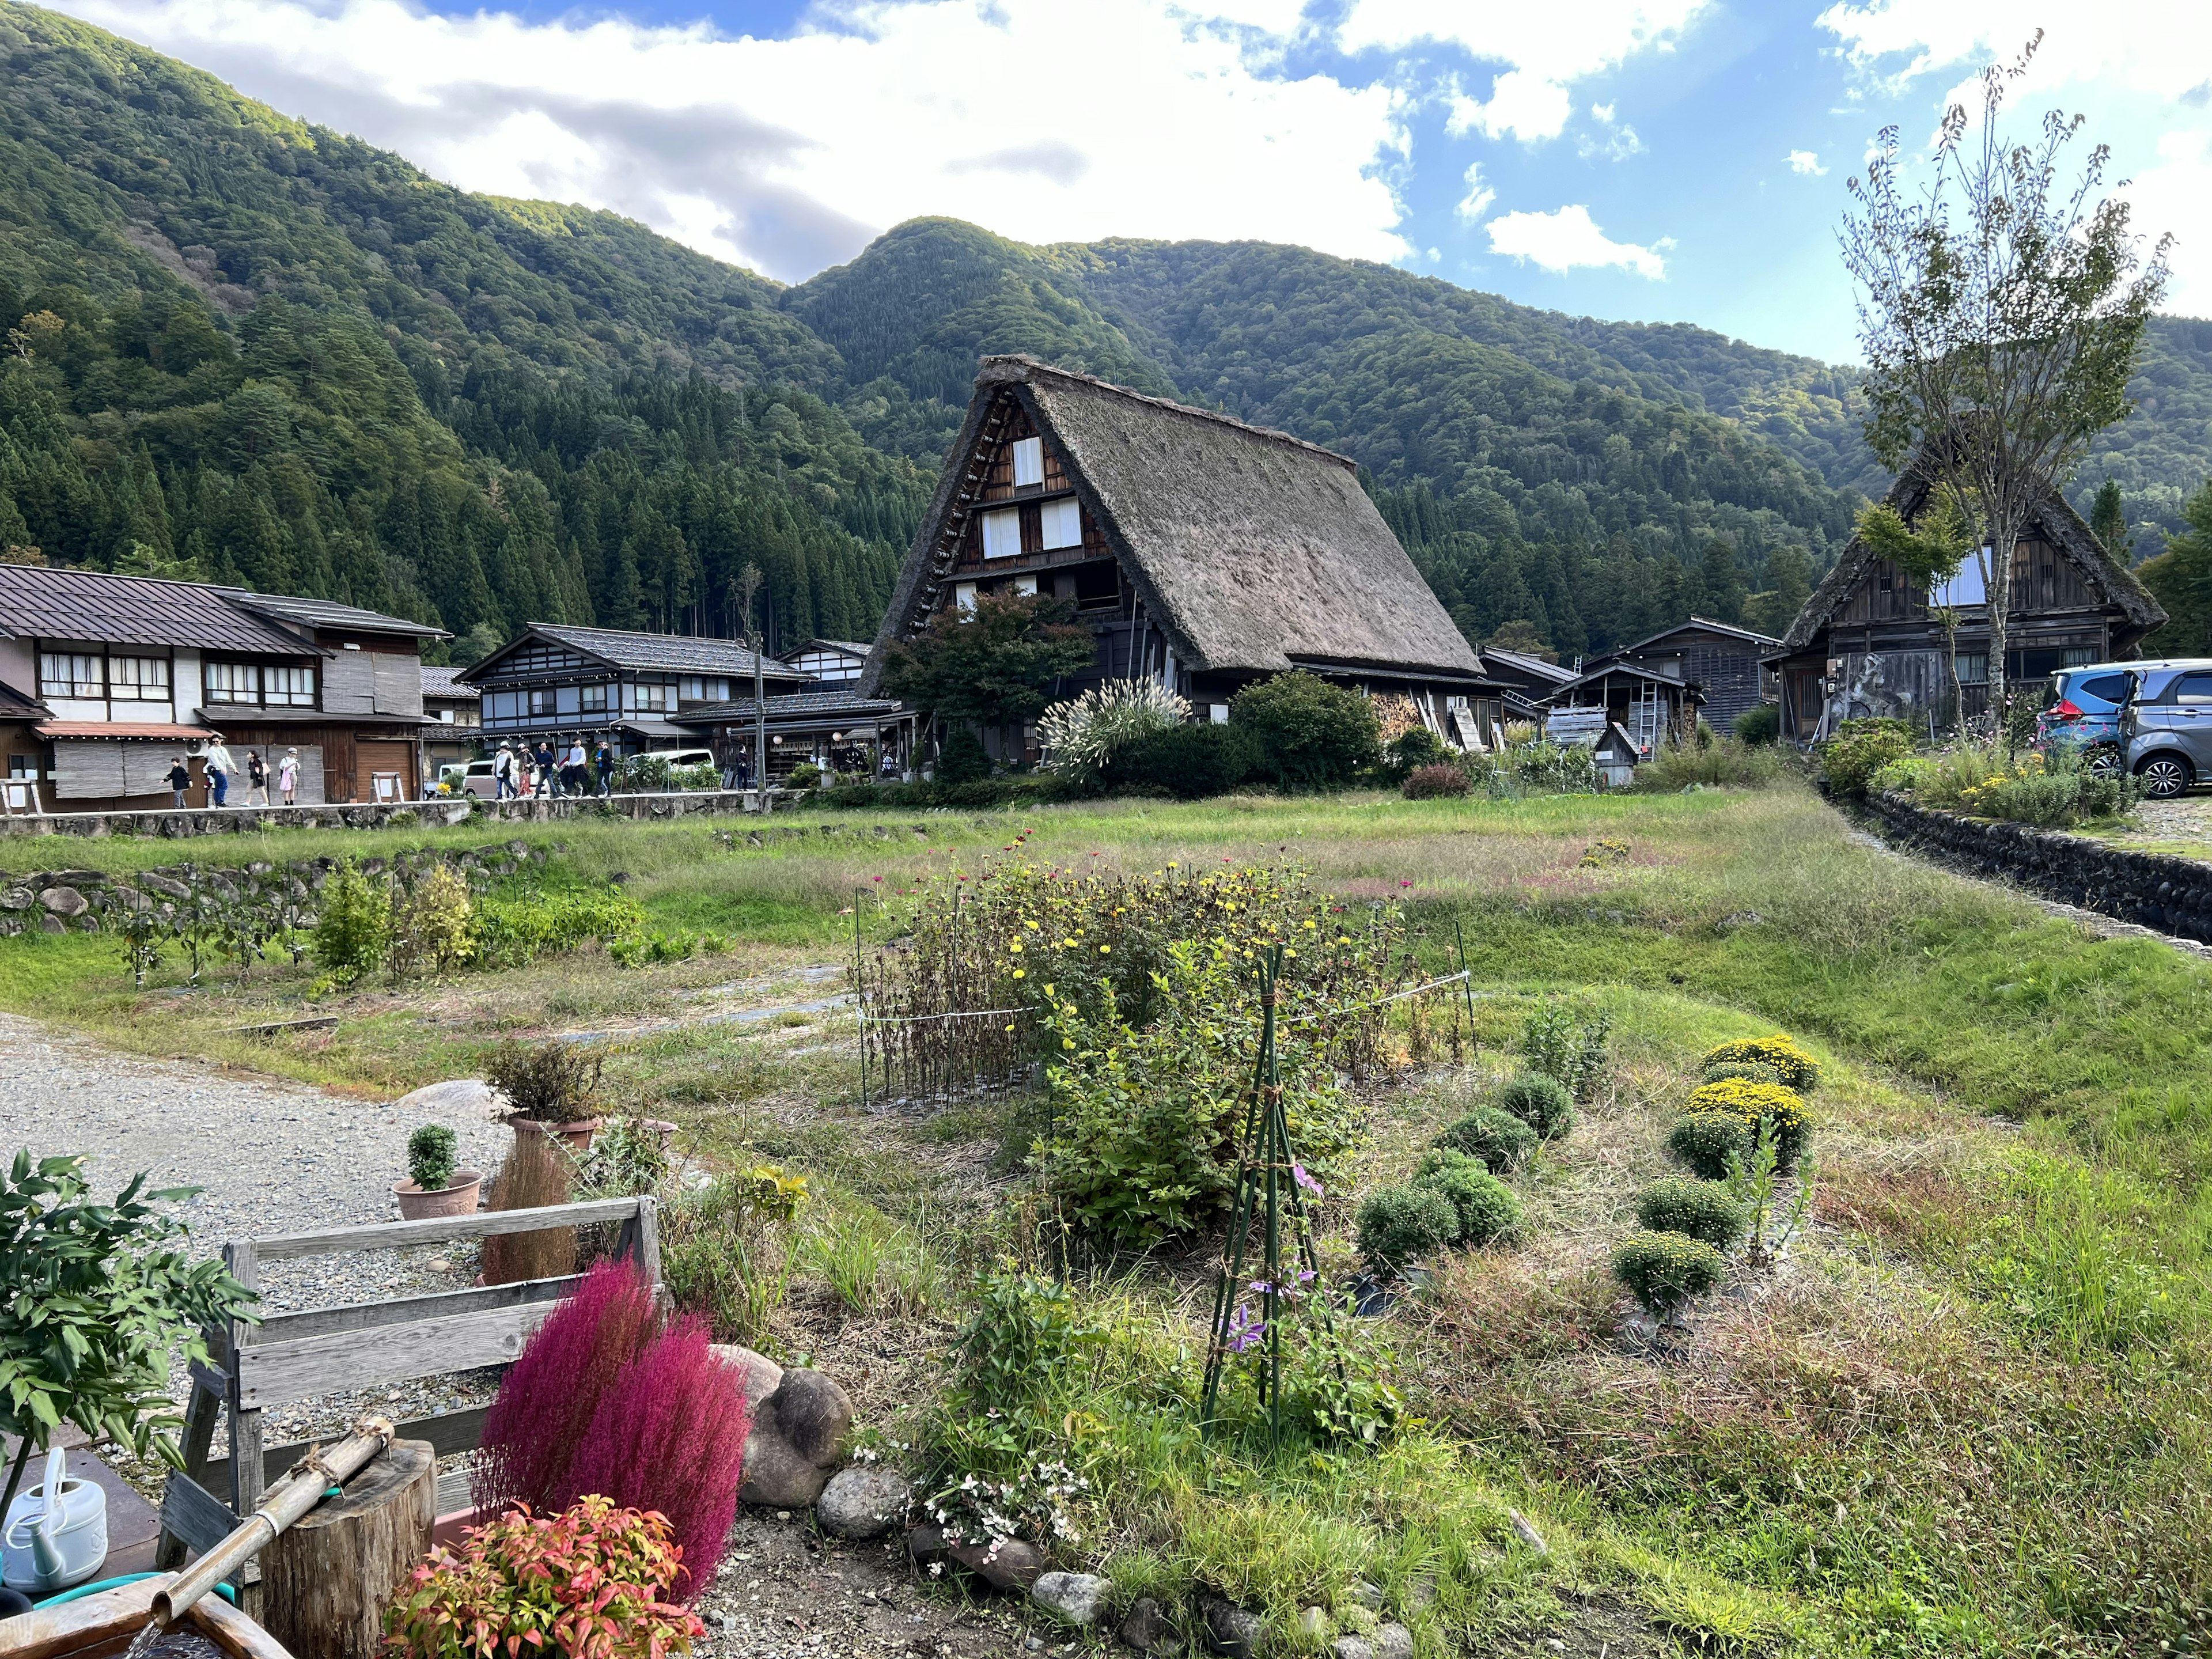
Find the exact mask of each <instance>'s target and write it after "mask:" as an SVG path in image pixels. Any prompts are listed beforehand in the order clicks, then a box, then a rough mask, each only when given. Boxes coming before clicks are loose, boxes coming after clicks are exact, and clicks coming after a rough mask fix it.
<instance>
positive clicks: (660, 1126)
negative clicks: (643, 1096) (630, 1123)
mask: <svg viewBox="0 0 2212 1659" xmlns="http://www.w3.org/2000/svg"><path fill="white" fill-rule="evenodd" d="M637 1127H639V1128H641V1129H647V1130H650V1131H651V1132H652V1133H653V1139H655V1140H658V1141H659V1143H660V1150H661V1151H662V1152H672V1151H673V1150H675V1146H676V1126H675V1125H674V1124H673V1123H671V1122H670V1121H668V1120H667V1119H666V1118H665V1117H641V1118H640V1119H638V1121H637Z"/></svg>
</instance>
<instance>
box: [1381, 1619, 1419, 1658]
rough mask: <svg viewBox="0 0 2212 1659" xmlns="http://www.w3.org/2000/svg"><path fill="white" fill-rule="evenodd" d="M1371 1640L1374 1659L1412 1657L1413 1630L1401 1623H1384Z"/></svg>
mask: <svg viewBox="0 0 2212 1659" xmlns="http://www.w3.org/2000/svg"><path fill="white" fill-rule="evenodd" d="M1371 1640H1372V1641H1373V1644H1374V1647H1375V1659H1413V1632H1411V1631H1409V1630H1407V1628H1406V1627H1405V1626H1403V1625H1385V1626H1383V1628H1382V1629H1380V1630H1378V1631H1376V1632H1375V1634H1374V1636H1373V1638H1371Z"/></svg>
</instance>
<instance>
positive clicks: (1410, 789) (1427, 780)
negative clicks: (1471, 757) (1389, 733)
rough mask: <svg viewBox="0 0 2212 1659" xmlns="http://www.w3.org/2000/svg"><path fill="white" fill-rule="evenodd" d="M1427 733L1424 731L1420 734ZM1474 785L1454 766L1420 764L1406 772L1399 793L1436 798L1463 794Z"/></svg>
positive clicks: (1407, 796)
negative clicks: (1403, 784) (1403, 783)
mask: <svg viewBox="0 0 2212 1659" xmlns="http://www.w3.org/2000/svg"><path fill="white" fill-rule="evenodd" d="M1427 735H1428V734H1427V733H1426V732H1423V733H1422V736H1424V737H1426V736H1427ZM1473 788H1474V782H1473V781H1471V780H1470V779H1469V778H1468V775H1467V774H1466V773H1464V772H1462V771H1461V770H1460V769H1459V768H1457V767H1456V766H1422V767H1417V768H1415V769H1413V771H1412V772H1410V773H1408V774H1407V777H1406V782H1405V786H1404V787H1403V788H1401V790H1400V791H1399V793H1401V794H1402V795H1404V796H1405V798H1406V799H1407V800H1436V799H1440V798H1441V797H1443V796H1445V795H1464V794H1466V793H1468V791H1469V790H1471V789H1473Z"/></svg>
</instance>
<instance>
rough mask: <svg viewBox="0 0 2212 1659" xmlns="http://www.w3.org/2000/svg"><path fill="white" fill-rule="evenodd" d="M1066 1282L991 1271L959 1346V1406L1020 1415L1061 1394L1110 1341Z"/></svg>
mask: <svg viewBox="0 0 2212 1659" xmlns="http://www.w3.org/2000/svg"><path fill="white" fill-rule="evenodd" d="M1105 1334H1106V1333H1105V1331H1104V1330H1103V1328H1101V1327H1100V1326H1098V1325H1097V1323H1096V1322H1093V1321H1092V1320H1091V1319H1090V1318H1088V1317H1086V1316H1085V1313H1084V1310H1083V1308H1082V1305H1081V1304H1079V1303H1078V1302H1077V1300H1076V1299H1075V1296H1074V1293H1073V1291H1070V1290H1069V1289H1068V1287H1067V1285H1066V1283H1065V1282H1064V1281H1062V1280H1059V1279H1048V1278H1045V1277H1042V1276H1041V1275H1038V1274H1033V1273H984V1274H982V1275H981V1277H980V1278H979V1279H977V1280H976V1283H975V1310H974V1311H973V1312H972V1313H970V1314H969V1316H968V1322H967V1323H966V1324H965V1325H963V1326H962V1327H961V1329H960V1334H959V1336H958V1338H957V1340H956V1341H955V1342H954V1345H953V1350H954V1352H955V1354H956V1355H957V1369H956V1370H955V1373H954V1381H953V1391H952V1403H953V1404H954V1405H955V1406H957V1407H962V1408H964V1409H966V1410H969V1411H973V1412H978V1413H992V1412H995V1413H1000V1414H1001V1415H1003V1416H1010V1417H1011V1416H1018V1415H1020V1414H1022V1413H1025V1412H1026V1411H1027V1410H1028V1409H1029V1408H1030V1407H1031V1406H1034V1405H1035V1404H1036V1403H1037V1402H1038V1401H1041V1400H1047V1399H1049V1398H1051V1397H1052V1396H1053V1395H1056V1394H1058V1393H1060V1392H1061V1391H1062V1390H1063V1389H1065V1388H1066V1385H1067V1384H1068V1383H1070V1382H1071V1381H1072V1380H1073V1375H1074V1370H1075V1367H1076V1365H1077V1364H1078V1363H1079V1362H1080V1361H1081V1360H1082V1359H1083V1358H1084V1357H1085V1355H1086V1354H1088V1353H1090V1352H1091V1351H1092V1350H1093V1349H1095V1348H1096V1347H1097V1346H1098V1345H1099V1343H1100V1342H1102V1341H1103V1340H1104V1338H1105Z"/></svg>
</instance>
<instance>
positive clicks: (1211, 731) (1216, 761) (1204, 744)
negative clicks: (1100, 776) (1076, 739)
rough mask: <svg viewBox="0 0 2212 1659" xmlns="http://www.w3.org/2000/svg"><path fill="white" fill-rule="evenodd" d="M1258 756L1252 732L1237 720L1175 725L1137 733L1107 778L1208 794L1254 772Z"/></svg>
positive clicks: (1186, 795) (1179, 795) (1186, 796)
mask: <svg viewBox="0 0 2212 1659" xmlns="http://www.w3.org/2000/svg"><path fill="white" fill-rule="evenodd" d="M1254 762H1255V753H1254V748H1253V743H1252V738H1251V736H1250V734H1249V732H1243V731H1241V730H1239V729H1238V728H1237V727H1236V726H1213V725H1200V726H1189V725H1183V726H1168V727H1166V728H1165V729H1164V730H1161V731H1157V732H1149V733H1147V734H1146V735H1145V736H1142V737H1139V738H1135V739H1133V741H1132V742H1131V743H1130V744H1128V746H1127V748H1125V749H1124V750H1121V753H1120V754H1119V755H1118V756H1117V757H1115V760H1114V763H1113V764H1112V765H1111V767H1109V769H1108V772H1107V781H1108V782H1109V783H1111V784H1113V785H1115V787H1133V788H1139V789H1159V790H1164V791H1165V792H1166V793H1169V794H1170V795H1173V796H1174V797H1175V798H1176V799H1178V800H1202V799H1205V798H1206V797H1207V796H1209V795H1223V794H1226V793H1229V791H1231V789H1234V788H1235V787H1237V785H1238V784H1240V783H1242V782H1243V781H1244V780H1245V779H1247V778H1249V776H1251V775H1252V772H1253V767H1254Z"/></svg>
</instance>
